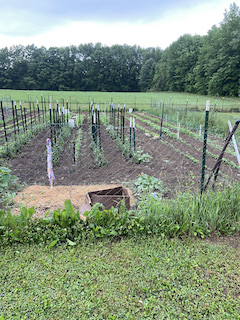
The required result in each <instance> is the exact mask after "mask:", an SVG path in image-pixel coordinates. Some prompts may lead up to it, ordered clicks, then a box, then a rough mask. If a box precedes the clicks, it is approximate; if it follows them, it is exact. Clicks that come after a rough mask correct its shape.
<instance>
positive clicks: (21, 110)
mask: <svg viewBox="0 0 240 320" xmlns="http://www.w3.org/2000/svg"><path fill="white" fill-rule="evenodd" d="M20 112H21V118H22V127H23V131H24V132H25V126H24V119H23V109H22V102H21V101H20Z"/></svg>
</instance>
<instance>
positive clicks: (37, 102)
mask: <svg viewBox="0 0 240 320" xmlns="http://www.w3.org/2000/svg"><path fill="white" fill-rule="evenodd" d="M37 109H38V122H39V123H40V122H41V121H40V109H39V104H38V99H37Z"/></svg>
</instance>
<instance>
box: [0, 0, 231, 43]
mask: <svg viewBox="0 0 240 320" xmlns="http://www.w3.org/2000/svg"><path fill="white" fill-rule="evenodd" d="M233 2H234V1H233V0H64V1H63V0H38V1H36V0H21V1H20V0H4V1H3V0H0V8H1V11H0V12H1V15H0V48H3V47H10V46H12V45H18V44H22V45H24V46H26V45H31V44H34V45H36V46H38V47H41V46H45V47H47V48H49V47H51V46H57V47H61V46H70V45H79V44H84V43H90V42H91V43H97V42H101V43H102V44H103V45H108V46H111V45H113V44H128V45H135V44H136V45H139V46H141V47H143V48H147V47H160V48H162V49H165V48H166V47H168V46H169V45H170V44H171V43H172V42H173V41H176V40H177V39H178V38H179V37H180V36H181V35H184V34H186V33H189V34H192V35H195V34H199V35H204V34H207V31H208V30H209V29H211V28H212V26H213V25H217V26H218V25H219V23H220V22H221V21H222V20H223V17H224V12H225V9H226V10H227V11H229V7H230V4H231V3H233Z"/></svg>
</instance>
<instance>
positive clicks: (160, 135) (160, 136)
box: [159, 103, 164, 140]
mask: <svg viewBox="0 0 240 320" xmlns="http://www.w3.org/2000/svg"><path fill="white" fill-rule="evenodd" d="M163 114H164V103H163V105H162V118H161V123H160V134H159V139H160V140H161V139H162V126H163Z"/></svg>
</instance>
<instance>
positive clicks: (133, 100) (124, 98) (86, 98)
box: [0, 89, 240, 111]
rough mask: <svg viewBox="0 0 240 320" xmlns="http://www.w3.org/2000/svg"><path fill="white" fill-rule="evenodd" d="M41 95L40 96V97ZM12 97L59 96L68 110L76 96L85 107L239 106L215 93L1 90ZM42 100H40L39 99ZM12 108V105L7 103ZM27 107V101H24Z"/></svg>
mask: <svg viewBox="0 0 240 320" xmlns="http://www.w3.org/2000/svg"><path fill="white" fill-rule="evenodd" d="M41 94H42V98H41ZM7 98H8V99H9V98H11V99H12V100H16V101H25V102H26V101H33V102H35V103H36V98H38V101H39V103H40V104H41V101H44V99H45V101H51V102H56V101H57V100H58V101H59V104H60V103H62V99H64V100H66V99H68V101H69V106H71V108H70V109H71V110H72V109H74V108H76V106H77V99H78V104H79V105H81V106H88V104H89V102H90V101H91V100H93V101H94V103H97V104H99V105H100V107H107V106H108V105H109V103H110V102H113V103H115V104H116V105H117V104H118V103H119V104H121V105H123V104H124V103H125V104H126V105H127V107H138V109H145V110H147V109H149V108H150V106H151V104H152V103H153V104H154V103H157V104H159V103H164V104H165V106H169V105H172V104H174V105H175V106H182V107H184V108H185V107H186V106H188V108H190V109H191V108H192V107H194V108H195V107H196V106H197V107H199V108H201V109H202V110H205V106H206V101H207V100H210V105H211V110H212V109H213V108H214V106H215V104H216V107H217V108H218V109H219V110H220V111H222V109H226V110H228V109H229V108H233V107H234V108H236V107H239V106H240V100H239V98H234V97H224V98H223V97H216V96H203V95H197V94H190V93H179V92H164V91H163V92H97V91H93V92H91V91H41V90H39V91H34V90H7V89H0V100H1V99H2V100H5V99H7ZM41 99H42V100H41ZM9 107H11V106H9ZM26 107H28V104H26Z"/></svg>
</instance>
